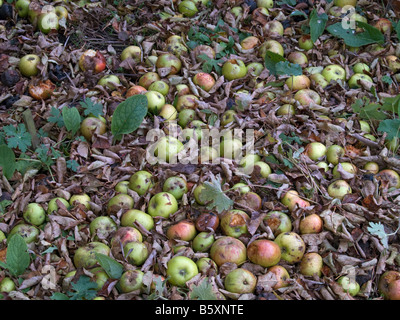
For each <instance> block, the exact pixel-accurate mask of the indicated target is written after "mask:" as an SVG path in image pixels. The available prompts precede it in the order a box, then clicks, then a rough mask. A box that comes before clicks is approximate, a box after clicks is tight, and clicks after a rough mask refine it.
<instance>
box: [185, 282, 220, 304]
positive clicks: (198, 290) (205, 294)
mask: <svg viewBox="0 0 400 320" xmlns="http://www.w3.org/2000/svg"><path fill="white" fill-rule="evenodd" d="M190 289H191V292H190V299H191V300H218V297H217V295H216V294H215V293H214V291H213V288H212V285H211V284H210V283H209V282H208V281H207V278H204V279H203V280H202V281H201V282H200V283H199V284H198V285H193V286H192V287H191V288H190Z"/></svg>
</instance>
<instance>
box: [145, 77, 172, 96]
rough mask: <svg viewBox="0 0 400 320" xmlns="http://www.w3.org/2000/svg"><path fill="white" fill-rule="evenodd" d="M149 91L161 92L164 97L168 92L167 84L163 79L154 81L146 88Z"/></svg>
mask: <svg viewBox="0 0 400 320" xmlns="http://www.w3.org/2000/svg"><path fill="white" fill-rule="evenodd" d="M148 90H149V92H151V91H156V92H159V93H161V94H162V95H163V96H164V97H165V96H166V95H167V94H168V92H169V85H168V83H166V82H165V81H163V80H157V81H154V82H153V83H152V84H151V85H150V86H149V88H148Z"/></svg>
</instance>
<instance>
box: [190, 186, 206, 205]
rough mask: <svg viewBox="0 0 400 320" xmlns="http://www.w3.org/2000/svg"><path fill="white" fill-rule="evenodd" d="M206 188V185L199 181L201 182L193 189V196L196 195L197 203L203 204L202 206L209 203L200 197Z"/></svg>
mask: <svg viewBox="0 0 400 320" xmlns="http://www.w3.org/2000/svg"><path fill="white" fill-rule="evenodd" d="M204 189H205V187H204V185H203V184H202V183H199V184H198V185H197V186H196V187H195V188H194V189H193V196H194V199H195V200H196V202H197V204H199V205H201V206H204V205H206V204H207V203H206V202H204V201H202V200H201V199H200V194H201V192H202V190H204Z"/></svg>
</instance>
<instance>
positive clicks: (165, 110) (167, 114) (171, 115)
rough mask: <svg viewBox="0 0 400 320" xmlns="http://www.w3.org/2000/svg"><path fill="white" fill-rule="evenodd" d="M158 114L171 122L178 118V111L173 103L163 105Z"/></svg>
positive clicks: (165, 120)
mask: <svg viewBox="0 0 400 320" xmlns="http://www.w3.org/2000/svg"><path fill="white" fill-rule="evenodd" d="M158 115H159V116H160V117H162V118H164V122H170V121H174V120H176V118H177V117H178V111H177V110H176V108H175V107H174V106H173V105H172V104H169V103H166V104H164V105H163V106H162V107H161V109H160V112H159V113H158Z"/></svg>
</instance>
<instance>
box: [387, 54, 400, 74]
mask: <svg viewBox="0 0 400 320" xmlns="http://www.w3.org/2000/svg"><path fill="white" fill-rule="evenodd" d="M385 60H386V64H387V67H388V69H389V70H390V71H392V72H394V73H396V72H398V71H399V70H400V61H399V58H398V57H397V56H395V55H388V56H387V57H386V58H385Z"/></svg>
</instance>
